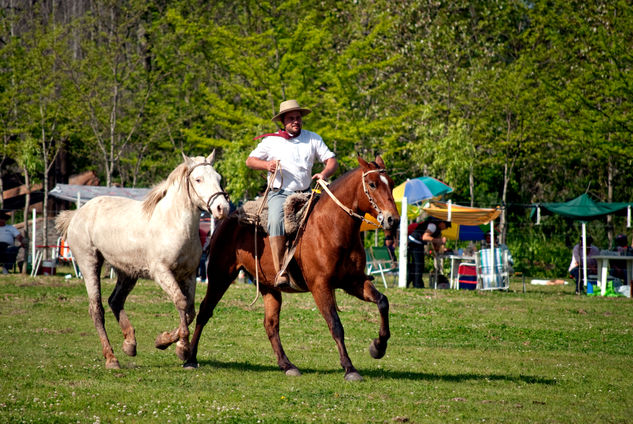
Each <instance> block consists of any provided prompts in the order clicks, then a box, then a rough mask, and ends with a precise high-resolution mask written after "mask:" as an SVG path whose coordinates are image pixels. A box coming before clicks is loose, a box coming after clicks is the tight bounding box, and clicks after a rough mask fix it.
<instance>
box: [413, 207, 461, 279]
mask: <svg viewBox="0 0 633 424" xmlns="http://www.w3.org/2000/svg"><path fill="white" fill-rule="evenodd" d="M450 225H451V223H450V222H446V221H442V220H440V219H436V218H430V219H427V220H425V221H423V222H420V223H414V224H411V225H409V228H408V233H409V237H408V247H407V252H408V254H407V256H408V258H407V264H408V266H407V287H408V286H409V283H411V284H412V285H413V287H414V288H424V280H423V279H422V275H423V273H424V246H425V245H426V244H427V243H430V245H431V247H432V249H433V251H434V252H438V253H441V251H442V247H443V246H444V245H445V244H446V237H443V236H442V230H445V229H446V228H448V227H450Z"/></svg>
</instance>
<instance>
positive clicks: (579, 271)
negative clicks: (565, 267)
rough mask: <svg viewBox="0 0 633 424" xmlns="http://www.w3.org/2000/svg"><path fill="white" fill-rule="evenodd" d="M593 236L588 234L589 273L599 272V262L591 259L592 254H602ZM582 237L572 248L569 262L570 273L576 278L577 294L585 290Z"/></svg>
mask: <svg viewBox="0 0 633 424" xmlns="http://www.w3.org/2000/svg"><path fill="white" fill-rule="evenodd" d="M592 243H593V238H592V237H591V236H587V246H588V247H587V248H586V249H585V251H586V252H587V275H592V274H596V273H597V272H598V262H597V261H596V260H595V259H591V257H592V256H597V255H599V254H600V249H598V248H597V247H596V246H594V245H593V244H592ZM581 246H582V238H581V239H580V242H579V243H578V244H576V245H575V246H574V248H573V250H572V255H571V263H570V264H569V275H570V276H571V277H572V278H573V279H574V280H576V294H580V293H582V291H583V268H582V262H583V261H582V250H581V249H582V247H581Z"/></svg>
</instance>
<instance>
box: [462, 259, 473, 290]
mask: <svg viewBox="0 0 633 424" xmlns="http://www.w3.org/2000/svg"><path fill="white" fill-rule="evenodd" d="M457 281H458V287H459V289H460V290H475V289H476V288H477V266H476V265H475V264H471V263H462V264H459V266H458V267H457Z"/></svg>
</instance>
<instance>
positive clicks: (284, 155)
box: [246, 100, 338, 287]
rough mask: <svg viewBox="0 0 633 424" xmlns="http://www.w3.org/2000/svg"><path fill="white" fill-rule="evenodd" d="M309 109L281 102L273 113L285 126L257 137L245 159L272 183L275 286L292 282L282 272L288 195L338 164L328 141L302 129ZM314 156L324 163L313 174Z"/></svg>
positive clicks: (270, 202)
mask: <svg viewBox="0 0 633 424" xmlns="http://www.w3.org/2000/svg"><path fill="white" fill-rule="evenodd" d="M310 112H312V111H311V110H310V109H307V108H304V107H301V106H299V103H298V102H297V101H296V100H287V101H285V102H281V104H280V105H279V113H278V114H276V115H275V116H273V118H272V121H273V122H279V123H280V124H281V126H282V127H283V129H281V130H279V131H278V132H276V133H273V134H264V135H262V136H259V137H256V139H259V138H262V141H261V142H260V143H259V144H258V145H257V147H256V148H255V149H254V150H253V151H252V152H251V153H250V154H249V156H248V158H247V159H246V166H248V167H249V168H251V169H257V170H262V171H267V172H268V180H269V184H271V186H272V188H271V190H270V192H269V193H268V199H266V200H267V202H268V236H269V237H268V240H269V242H270V248H271V253H272V257H273V264H274V267H275V271H276V272H277V277H276V279H275V287H284V286H288V285H290V280H289V279H288V274H287V273H286V272H283V273H281V272H280V270H281V268H282V266H283V264H284V258H285V254H286V232H285V228H284V219H283V205H284V202H285V201H286V198H287V197H288V196H290V195H291V194H293V193H295V192H304V191H306V190H308V189H309V188H310V182H311V180H316V179H322V180H327V179H328V178H330V177H331V176H332V174H334V172H335V171H336V169H337V168H338V161H337V160H336V157H335V155H334V153H333V152H332V151H331V150H330V149H329V148H328V147H327V146H326V145H325V143H324V142H323V139H322V138H321V136H320V135H318V134H316V133H314V132H311V131H307V130H303V129H302V127H303V117H304V116H306V115H307V114H309V113H310ZM315 160H319V161H320V162H323V163H324V164H325V167H324V168H323V170H322V171H321V172H317V173H316V174H314V175H312V166H313V165H314V162H315ZM278 167H279V168H278ZM277 171H281V172H277ZM273 176H274V178H275V180H274V181H272V179H273Z"/></svg>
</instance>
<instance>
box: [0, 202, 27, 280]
mask: <svg viewBox="0 0 633 424" xmlns="http://www.w3.org/2000/svg"><path fill="white" fill-rule="evenodd" d="M9 218H10V217H9V215H7V214H6V213H4V212H0V260H2V261H3V262H2V273H3V274H8V273H9V271H8V270H7V268H6V265H7V264H6V263H5V259H4V258H6V257H7V256H8V254H9V253H10V251H12V250H15V251H17V250H18V249H19V248H20V247H24V237H23V236H22V234H20V231H19V230H18V229H17V228H15V227H14V226H13V225H7V220H8V219H9ZM16 241H17V242H18V243H19V244H20V247H17V246H16V245H15V242H16Z"/></svg>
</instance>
